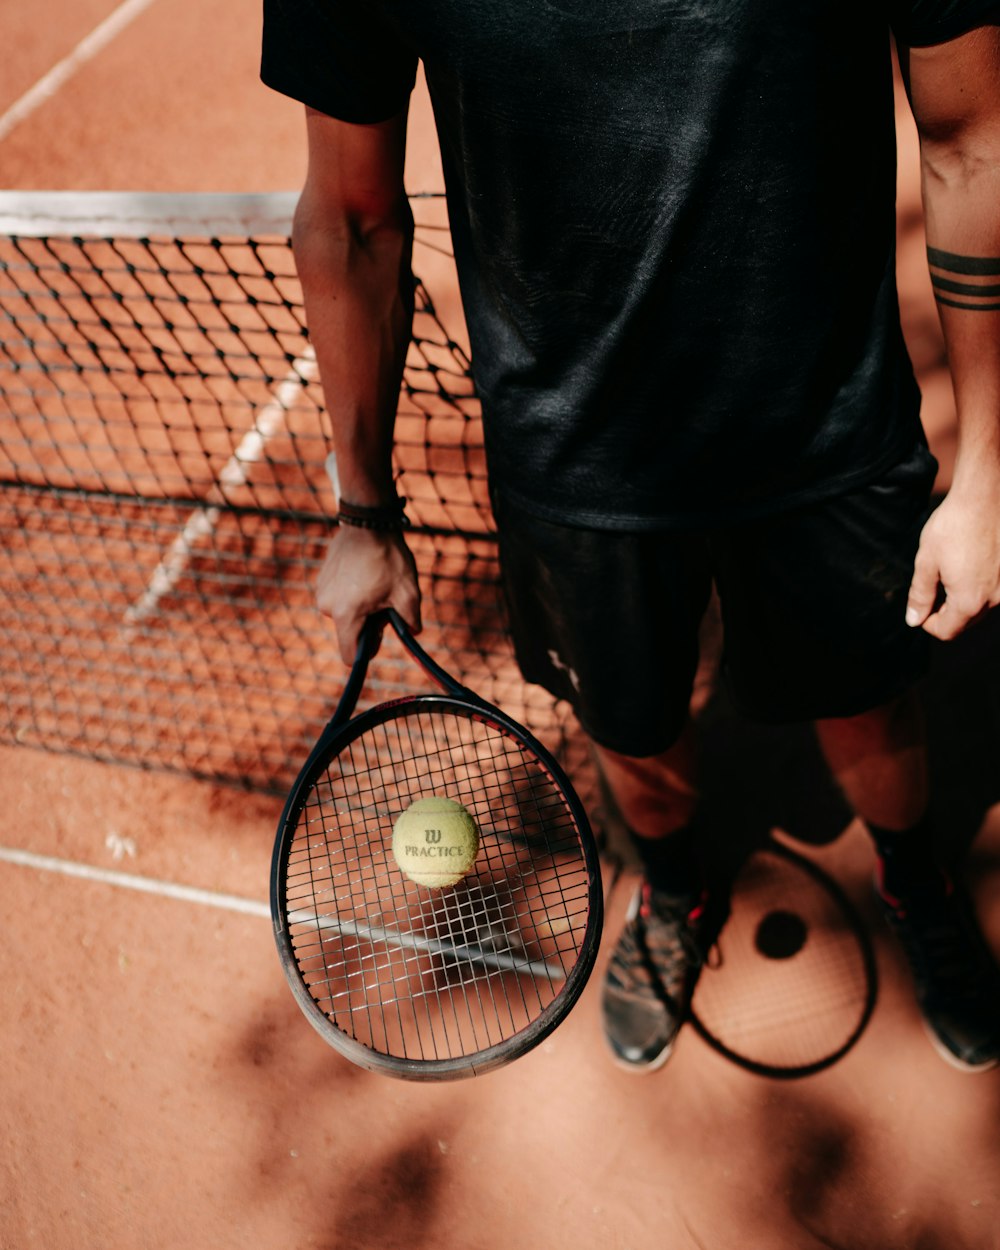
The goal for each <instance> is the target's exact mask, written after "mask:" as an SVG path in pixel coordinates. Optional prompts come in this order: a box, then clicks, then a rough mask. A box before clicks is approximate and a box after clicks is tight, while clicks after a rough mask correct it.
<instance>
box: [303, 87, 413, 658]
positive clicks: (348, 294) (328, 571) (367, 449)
mask: <svg viewBox="0 0 1000 1250" xmlns="http://www.w3.org/2000/svg"><path fill="white" fill-rule="evenodd" d="M307 127H308V138H309V170H308V174H307V177H306V183H305V187H304V188H303V191H302V195H301V197H300V199H299V203H298V207H297V209H296V213H295V222H294V228H293V245H294V249H295V260H296V265H297V268H298V272H299V277H300V279H301V281H302V288H303V295H304V298H305V308H306V319H307V322H308V325H309V333H310V337H311V340H312V343H313V346H314V347H315V350H316V358H317V361H318V364H319V372H320V378H321V380H322V383H323V393H324V398H325V401H326V407H327V410H328V412H329V414H330V420H331V423H332V426H333V441H334V451H335V453H336V461H337V474H338V478H339V485H340V493H341V498H342V499H344V500H347V501H348V502H350V503H353V504H361V505H363V506H368V507H378V506H384V505H388V504H390V503H392V502H393V501H394V500H395V488H394V486H393V480H392V433H393V424H394V421H395V415H396V403H397V399H398V396H399V386H400V380H401V377H402V370H403V364H404V361H405V359H406V350H407V346H408V344H409V341H410V327H411V319H412V313H413V281H412V276H411V270H410V252H411V246H412V238H413V221H412V217H411V215H410V210H409V204H408V202H407V199H406V194H405V190H404V186H403V160H404V153H405V142H406V119H405V115H400V116H399V117H396V118H393V119H392V120H390V121H387V122H382V123H379V124H377V125H368V126H359V125H351V124H348V123H346V122H340V121H337V120H335V119H334V118H330V117H326V116H324V115H322V114H320V113H316V112H314V111H312V110H307ZM317 602H318V603H319V606H320V607H321V608H322V609H323V610H324V611H325V612H327V613H328V614H329V615H330V616H331V617H332V618H333V621H334V624H335V626H336V630H337V637H338V641H339V643H340V649H341V653H342V655H343V657H344V659H345V660H347V661H350V660H351V659H352V658H353V655H354V651H355V649H356V646H357V638H358V633H359V631H360V628H361V625H362V623H363V622H364V620H365V618H366V617H367V616H369V615H370V614H371V613H372V612H375V611H377V610H378V609H380V608H385V607H394V608H396V609H397V611H399V613H400V614H401V615H402V616H403V618H404V619H405V620H407V621H408V622H409V624H410V625H411V626H412V627H413V628H414V629H419V628H420V596H419V590H418V587H417V579H416V572H415V568H414V564H413V559H412V556H411V555H410V552H409V550H408V548H407V546H406V543H405V542H404V540H403V538H402V535H401V534H398V533H388V534H384V533H377V532H374V531H372V530H367V529H360V528H356V527H350V526H347V525H341V526H340V527H339V528H338V531H337V533H336V535H335V536H334V538H333V540H332V541H331V543H330V547H329V550H328V552H327V556H326V560H325V561H324V564H323V568H322V570H321V572H320V576H319V580H318V583H317Z"/></svg>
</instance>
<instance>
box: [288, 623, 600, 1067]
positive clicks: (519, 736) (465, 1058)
mask: <svg viewBox="0 0 1000 1250" xmlns="http://www.w3.org/2000/svg"><path fill="white" fill-rule="evenodd" d="M386 621H388V622H389V623H390V624H392V626H393V628H394V630H395V632H396V633H397V635H398V636H399V639H400V641H401V642H402V644H403V646H404V647H405V648H406V650H407V651H408V652H409V653H410V655H411V656H412V657H413V658H414V659H415V660H416V661H417V663H418V664H419V665H420V667H421V668H423V669H424V670H425V672H426V673H428V675H429V676H430V677H432V678H433V679H434V680H435V681H436V682H437V683H438V684H439V685H441V686H442V687H443V688H444V693H443V694H436V693H433V694H414V695H404V696H402V697H400V698H396V699H390V700H387V701H385V702H382V703H379V704H377V705H375V706H374V707H371V708H368V709H366V710H365V711H364V712H361V713H359V714H358V715H357V716H354V717H353V718H352V713H353V711H354V708H355V706H356V704H357V700H358V697H359V695H360V693H361V690H362V688H363V685H364V681H365V676H366V674H367V670H368V664H369V661H370V660H371V659H372V658H373V656H374V655H375V653H376V652H377V650H378V647H379V644H380V642H381V636H382V630H383V628H384V625H385V622H386ZM421 712H430V713H435V714H437V713H445V714H447V713H453V714H457V715H459V716H464V717H467V718H468V719H471V720H474V721H478V722H480V723H481V724H484V725H486V726H489V727H491V728H494V729H497V730H499V731H500V732H501V733H503V734H505V735H506V736H507V737H509V738H511V739H513V740H514V741H515V742H516V743H517V744H518V745H519V746H520V747H522V748H525V749H526V750H527V751H529V752H530V753H531V754H532V755H533V756H534V757H535V758H536V760H537V763H538V764H539V766H540V767H541V769H542V771H543V772H544V773H546V774H547V775H548V777H549V779H550V781H551V782H552V783H553V785H554V786H555V787H556V788H557V789H558V791H559V792H560V794H561V796H562V798H563V800H564V802H565V803H566V806H567V808H568V809H569V813H570V816H571V818H572V820H573V822H574V825H575V826H576V829H577V831H578V834H579V844H580V850H581V852H582V855H583V859H584V864H585V867H586V873H587V883H588V890H587V895H588V908H587V922H586V925H585V927H584V933H583V938H582V940H581V942H580V946H579V952H578V956H577V958H576V961H575V962H574V964H573V967H572V968H571V969H570V971H569V974H568V975H567V977H566V979H565V982H564V984H563V986H562V988H561V989H560V990H559V992H558V993H557V994H556V996H555V997H554V998H553V999H552V1001H551V1002H550V1003H548V1004H547V1005H546V1006H545V1007H544V1008H543V1009H542V1011H541V1012H540V1013H539V1014H538V1015H537V1016H536V1017H535V1018H534V1019H533V1020H531V1021H530V1022H529V1023H528V1024H527V1025H526V1026H525V1027H524V1028H522V1029H520V1030H519V1031H518V1032H516V1033H515V1034H514V1035H513V1036H512V1037H509V1038H507V1039H505V1040H504V1041H502V1042H499V1043H497V1044H495V1045H493V1046H490V1047H485V1048H484V1049H482V1050H479V1051H475V1052H473V1053H471V1054H466V1055H458V1056H453V1057H449V1058H434V1059H407V1058H403V1057H400V1056H395V1055H386V1054H383V1053H382V1052H381V1051H378V1050H375V1049H374V1048H372V1047H369V1046H366V1045H365V1044H364V1043H363V1042H360V1041H358V1040H357V1039H356V1038H354V1037H351V1036H350V1035H349V1034H348V1033H345V1032H344V1031H343V1030H342V1029H341V1028H339V1027H338V1026H337V1024H336V1022H335V1021H334V1020H333V1019H331V1018H330V1017H329V1016H328V1015H327V1013H326V1012H324V1011H323V1009H322V1008H321V1007H320V1005H319V1004H318V1003H317V1002H316V1000H315V999H314V998H313V996H312V994H311V993H310V991H309V988H308V986H307V985H306V984H305V982H304V981H303V979H302V976H301V975H300V973H299V968H298V961H297V959H296V955H295V948H294V946H293V944H292V938H291V933H290V932H289V921H288V912H287V907H286V903H285V883H286V880H287V869H288V861H289V856H290V854H291V848H292V844H293V842H294V839H295V834H296V831H297V830H298V827H299V819H300V817H301V815H302V811H303V809H304V808H305V805H306V802H307V801H308V797H309V795H310V793H311V791H312V787H313V783H314V782H315V780H316V779H317V777H318V776H319V775H320V774H321V773H322V772H323V771H325V769H326V768H327V767H328V766H329V764H330V762H331V761H332V760H333V759H334V758H335V757H336V756H337V755H339V754H340V752H341V751H343V750H344V749H345V748H346V747H347V746H349V745H350V743H351V742H353V741H355V739H357V738H360V737H361V736H362V735H364V734H365V733H367V732H368V731H370V730H371V729H373V728H375V727H377V726H378V725H380V724H384V723H386V722H387V721H390V720H394V719H397V718H398V717H400V716H408V715H418V714H420V713H421ZM270 900H271V918H272V923H273V927H274V938H275V943H276V945H277V948H278V956H279V958H280V961H281V966H282V970H283V971H284V974H285V978H286V980H287V981H288V984H289V986H290V988H291V990H292V994H293V995H294V997H295V999H296V1001H297V1002H298V1004H299V1006H300V1008H301V1009H302V1011H303V1014H304V1015H305V1016H306V1019H307V1020H308V1021H309V1023H310V1024H312V1026H313V1027H314V1028H315V1029H316V1031H317V1032H318V1033H319V1034H320V1036H321V1037H322V1038H323V1039H324V1040H325V1041H326V1042H328V1043H329V1044H330V1045H332V1046H333V1047H334V1048H335V1049H336V1050H338V1051H340V1052H341V1053H342V1054H343V1055H345V1056H346V1057H347V1058H348V1059H350V1060H351V1061H352V1062H353V1063H355V1064H357V1065H358V1066H360V1067H362V1068H366V1069H367V1070H369V1071H372V1072H381V1073H385V1074H388V1075H391V1076H397V1077H402V1078H404V1079H409V1080H420V1081H433V1080H454V1079H458V1078H462V1077H470V1076H477V1075H481V1074H483V1073H485V1072H489V1071H492V1070H494V1069H496V1068H499V1067H502V1066H504V1065H505V1064H507V1063H509V1062H511V1061H512V1060H513V1059H516V1058H518V1057H519V1056H521V1055H523V1054H525V1053H527V1052H528V1051H529V1050H531V1049H533V1048H534V1047H535V1046H537V1045H538V1044H539V1043H540V1042H542V1041H544V1039H545V1038H546V1037H548V1036H549V1034H551V1033H552V1031H553V1030H554V1029H555V1028H556V1027H557V1025H559V1024H560V1023H561V1022H562V1020H564V1019H565V1017H566V1015H567V1014H568V1012H569V1011H570V1009H571V1008H572V1007H573V1005H574V1004H575V1003H576V1001H577V999H578V998H579V996H580V994H581V993H582V991H583V988H584V986H585V985H586V984H587V981H588V979H589V977H590V974H591V972H592V971H593V968H594V963H595V960H596V958H597V951H598V947H599V945H600V939H601V932H602V928H603V922H604V895H603V890H602V885H601V866H600V857H599V853H598V849H597V843H596V841H595V839H594V836H593V833H592V831H591V828H590V821H589V819H588V817H587V813H586V810H585V809H584V807H583V804H582V803H581V801H580V798H579V796H578V795H577V793H576V791H575V790H574V788H573V785H572V783H571V782H570V780H569V778H568V777H567V775H566V773H565V771H564V770H563V768H562V766H561V765H560V764H559V762H558V761H557V760H556V759H555V757H554V756H553V755H552V753H551V752H550V751H549V750H548V749H547V748H546V747H545V746H543V745H542V744H541V743H540V742H539V741H538V740H537V738H535V737H534V735H533V734H531V733H529V732H528V730H526V729H525V728H524V726H523V725H521V724H519V723H518V722H517V721H516V720H514V719H513V718H512V717H510V716H508V715H507V714H506V713H505V712H502V711H501V710H500V709H499V708H497V707H495V706H494V705H493V704H491V703H489V702H488V701H487V700H485V699H483V698H481V697H480V696H479V695H477V694H475V693H474V692H473V691H471V690H469V689H467V688H466V687H465V686H462V685H460V684H459V683H458V682H457V681H455V679H454V678H453V677H451V676H450V674H448V673H447V672H446V671H445V670H444V669H442V668H441V667H440V665H438V664H437V663H435V661H433V660H432V659H431V658H430V656H428V655H427V653H426V652H425V651H424V650H423V648H422V647H420V646H419V644H418V643H417V642H416V640H415V639H414V638H413V636H412V635H411V633H410V631H409V629H408V628H407V626H406V624H405V622H403V620H402V618H400V617H399V616H398V614H397V613H395V612H393V611H390V612H387V613H379V614H377V615H375V616H372V617H370V618H369V620H368V621H367V622H366V625H365V627H364V629H363V630H362V633H361V637H360V639H359V643H358V650H357V655H356V657H355V661H354V664H353V666H352V668H351V672H350V675H349V677H348V680H347V684H346V685H345V687H344V692H343V694H342V696H341V699H340V702H339V703H338V705H337V709H336V711H335V712H334V714H333V716H332V717H331V719H330V721H329V722H328V724H327V725H326V727H325V729H324V730H323V732H322V733H321V734H320V737H319V739H318V740H317V742H316V745H315V746H314V747H313V749H312V751H311V752H310V753H309V757H308V758H307V760H306V762H305V764H304V765H303V767H302V770H301V772H300V773H299V775H298V777H297V778H296V780H295V782H294V784H293V786H292V789H291V790H290V792H289V795H288V798H287V800H286V802H285V806H284V810H283V811H282V814H281V819H280V820H279V822H278V831H277V835H276V837H275V842H274V851H273V854H272V858H271V890H270ZM353 923H355V922H352V924H353ZM333 924H334V927H336V922H335V921H334V922H333Z"/></svg>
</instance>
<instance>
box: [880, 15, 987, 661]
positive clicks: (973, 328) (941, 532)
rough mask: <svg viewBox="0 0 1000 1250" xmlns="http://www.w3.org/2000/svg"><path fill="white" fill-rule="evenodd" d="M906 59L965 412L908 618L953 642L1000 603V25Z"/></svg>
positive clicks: (930, 239)
mask: <svg viewBox="0 0 1000 1250" xmlns="http://www.w3.org/2000/svg"><path fill="white" fill-rule="evenodd" d="M900 62H901V65H902V67H903V73H904V77H905V78H906V81H907V88H908V91H909V95H910V103H911V105H912V108H913V114H914V117H915V119H916V122H917V129H918V132H919V135H920V154H921V168H922V179H923V196H924V214H925V218H926V223H927V244H928V261H929V263H930V267H931V280H932V282H933V285H934V293H935V296H936V298H937V301H938V308H939V312H940V315H941V324H942V326H943V329H944V335H945V341H946V345H947V350H948V364H949V368H950V370H951V376H952V382H953V385H954V390H955V401H956V406H957V412H958V450H957V454H956V460H955V473H954V478H953V482H952V486H951V489H950V491H949V493H948V496H947V498H946V499H945V500H944V502H943V503H942V504H941V506H940V507H939V508H938V509H937V511H936V512H935V513H934V514H933V515H932V517H931V519H930V520H929V521H928V523H927V525H926V526H925V528H924V532H923V535H922V536H921V542H920V551H919V553H918V556H917V562H916V571H915V575H914V579H913V585H912V587H911V590H910V598H909V605H908V609H907V621H908V622H909V623H910V624H911V625H922V626H923V628H924V629H925V630H927V632H928V633H931V634H933V635H934V636H935V637H938V638H953V637H955V636H956V635H957V634H958V633H960V632H961V631H962V630H963V629H964V628H965V626H966V625H968V624H969V623H970V621H973V620H975V619H976V617H977V616H979V615H980V614H981V613H982V612H984V611H985V610H986V609H987V608H989V607H991V606H995V605H996V604H998V603H1000V27H997V26H985V27H981V28H979V29H977V30H974V31H971V32H970V33H969V34H967V35H963V36H962V37H961V38H958V39H954V40H951V41H950V42H948V43H946V44H940V45H937V46H935V47H930V48H913V49H906V48H901V49H900Z"/></svg>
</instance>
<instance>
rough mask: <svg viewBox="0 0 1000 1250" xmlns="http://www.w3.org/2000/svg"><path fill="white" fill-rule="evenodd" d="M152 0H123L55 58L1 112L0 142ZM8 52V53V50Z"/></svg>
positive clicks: (105, 45)
mask: <svg viewBox="0 0 1000 1250" xmlns="http://www.w3.org/2000/svg"><path fill="white" fill-rule="evenodd" d="M152 3H153V0H125V2H124V4H120V5H119V6H118V8H117V9H115V10H114V12H113V13H111V14H109V15H108V16H107V17H106V18H105V19H104V21H103V22H101V23H99V24H98V25H97V26H95V27H94V29H93V30H92V31H91V32H90V34H89V35H85V36H84V38H83V39H81V40H80V42H79V43H78V44H77V45H76V47H75V48H74V49H73V51H72V52H71V53H70V54H69V55H68V56H64V57H63V59H62V60H61V61H57V62H56V64H55V65H53V66H52V68H51V69H50V70H49V72H48V73H47V74H45V75H43V76H42V77H41V78H39V80H38V82H36V83H35V85H34V86H33V87H29V88H28V90H27V91H26V92H25V93H24V95H23V96H21V98H20V99H19V100H15V102H14V103H13V104H12V105H11V106H10V108H9V109H8V110H7V111H6V113H4V114H3V115H2V116H0V142H3V140H4V139H6V138H7V136H8V135H9V134H10V132H11V131H12V130H13V129H14V127H15V126H19V125H20V124H21V122H23V121H24V120H25V118H27V117H30V116H31V114H32V113H33V112H34V111H35V109H37V108H40V107H41V105H43V104H44V103H45V102H46V100H50V99H51V98H52V97H53V96H54V95H55V93H56V92H57V91H58V90H59V89H60V87H62V86H63V84H64V83H66V82H68V81H69V79H70V78H72V77H73V75H74V74H75V73H76V71H77V70H78V69H79V68H80V66H81V65H83V64H84V63H85V62H87V61H89V60H90V59H91V58H92V57H94V56H96V55H97V53H98V52H100V51H101V50H102V49H103V48H105V47H107V45H108V44H109V43H110V42H111V40H112V39H114V37H115V36H116V35H117V34H118V33H119V32H120V31H122V30H124V29H125V27H126V26H127V25H128V24H129V22H131V21H132V20H133V18H136V17H138V16H139V14H140V13H141V12H142V11H143V10H144V9H148V8H149V6H150V5H151V4H152ZM7 55H8V56H9V55H10V52H9V50H8V53H7Z"/></svg>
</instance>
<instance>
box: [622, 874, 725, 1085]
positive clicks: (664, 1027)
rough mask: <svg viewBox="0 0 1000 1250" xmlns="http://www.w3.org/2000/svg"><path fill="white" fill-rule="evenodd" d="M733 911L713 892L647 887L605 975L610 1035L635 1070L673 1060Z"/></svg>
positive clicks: (641, 890) (637, 898)
mask: <svg viewBox="0 0 1000 1250" xmlns="http://www.w3.org/2000/svg"><path fill="white" fill-rule="evenodd" d="M728 914H729V906H728V901H726V902H722V901H720V899H719V898H718V897H716V896H714V895H710V894H708V893H704V894H702V895H701V896H700V897H694V898H688V899H676V898H672V897H670V896H668V895H664V894H661V893H659V892H658V891H656V890H654V889H652V887H651V886H650V885H649V884H648V883H644V884H643V885H642V886H641V887H640V888H639V890H638V891H637V892H636V894H635V897H634V898H633V900H632V903H631V906H630V907H629V912H628V917H627V920H626V923H625V928H624V930H623V931H622V935H621V937H620V938H619V939H618V945H617V946H616V947H615V950H614V952H613V953H612V955H611V960H610V962H609V964H608V970H607V973H606V974H605V978H604V995H603V998H602V1003H601V1006H602V1010H603V1014H604V1035H605V1037H606V1038H607V1039H608V1044H609V1045H610V1047H611V1050H612V1051H613V1053H614V1055H615V1058H616V1059H618V1060H619V1061H620V1062H621V1063H622V1064H624V1065H625V1066H626V1067H628V1068H629V1069H630V1070H632V1071H634V1072H651V1071H653V1070H654V1069H655V1068H658V1067H660V1065H661V1064H664V1063H666V1061H667V1059H668V1058H669V1056H670V1052H671V1050H672V1049H673V1045H674V1041H675V1040H676V1038H677V1034H678V1033H679V1031H680V1027H681V1025H682V1024H683V1023H684V1021H685V1020H686V1019H687V1015H688V1010H689V1008H690V1006H691V998H692V995H693V994H694V989H695V986H696V985H697V983H698V976H699V974H700V973H701V970H702V967H703V966H704V964H705V962H706V960H707V959H708V953H709V951H710V950H711V948H712V946H713V944H714V943H715V940H716V938H717V937H718V935H719V931H720V930H721V929H722V926H723V924H724V923H725V920H726V917H727V916H728Z"/></svg>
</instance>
